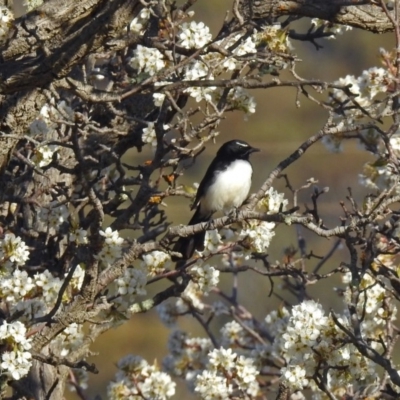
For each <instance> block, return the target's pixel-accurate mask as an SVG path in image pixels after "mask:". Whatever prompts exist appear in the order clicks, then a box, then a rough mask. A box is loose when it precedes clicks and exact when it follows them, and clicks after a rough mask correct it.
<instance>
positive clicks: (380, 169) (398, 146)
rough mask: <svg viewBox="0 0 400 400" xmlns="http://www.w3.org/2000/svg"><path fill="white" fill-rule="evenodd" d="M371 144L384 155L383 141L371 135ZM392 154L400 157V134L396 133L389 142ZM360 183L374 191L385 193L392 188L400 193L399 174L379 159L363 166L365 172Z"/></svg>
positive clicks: (361, 175)
mask: <svg viewBox="0 0 400 400" xmlns="http://www.w3.org/2000/svg"><path fill="white" fill-rule="evenodd" d="M368 139H369V144H370V145H372V143H373V144H374V146H375V147H376V148H378V149H379V150H378V152H377V153H378V154H382V153H383V154H384V153H385V150H384V144H383V143H382V141H381V140H380V139H379V137H377V136H376V135H374V136H373V137H372V135H369V137H368ZM389 145H390V146H391V149H392V152H393V154H394V155H395V156H396V157H399V156H400V134H399V133H396V134H395V135H393V136H392V137H391V138H390V140H389ZM359 178H360V179H359V182H360V184H361V185H362V186H365V187H367V188H368V189H371V190H374V191H383V190H388V189H391V188H395V190H396V192H399V191H400V188H399V185H398V174H397V172H396V170H395V169H393V168H392V166H391V165H390V163H388V162H387V161H385V160H383V159H382V158H379V159H378V160H374V161H369V162H366V163H365V164H364V166H363V171H362V173H361V174H360V176H359Z"/></svg>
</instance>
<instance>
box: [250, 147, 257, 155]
mask: <svg viewBox="0 0 400 400" xmlns="http://www.w3.org/2000/svg"><path fill="white" fill-rule="evenodd" d="M257 151H260V149H257V148H256V147H252V148H251V149H250V151H249V153H250V154H251V153H257Z"/></svg>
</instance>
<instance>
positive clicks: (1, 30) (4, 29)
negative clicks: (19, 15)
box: [0, 6, 14, 42]
mask: <svg viewBox="0 0 400 400" xmlns="http://www.w3.org/2000/svg"><path fill="white" fill-rule="evenodd" d="M13 21H14V14H13V13H12V11H11V10H10V9H8V8H7V7H5V6H0V42H4V41H5V40H6V38H7V35H8V31H9V30H10V27H11V24H12V22H13Z"/></svg>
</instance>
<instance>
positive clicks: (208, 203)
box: [200, 160, 253, 213]
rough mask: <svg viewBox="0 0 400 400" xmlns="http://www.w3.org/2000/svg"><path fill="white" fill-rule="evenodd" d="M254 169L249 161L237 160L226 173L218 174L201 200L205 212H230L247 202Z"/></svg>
mask: <svg viewBox="0 0 400 400" xmlns="http://www.w3.org/2000/svg"><path fill="white" fill-rule="evenodd" d="M252 173H253V169H252V167H251V164H250V163H249V162H248V161H244V160H236V161H234V162H233V163H232V164H231V165H230V166H229V167H228V168H227V169H225V170H224V171H220V172H218V174H217V176H216V178H215V181H214V183H213V184H212V185H211V186H210V187H209V188H208V190H207V195H206V196H204V197H203V198H202V199H201V205H200V207H201V210H202V211H203V212H205V213H206V212H210V211H211V212H215V211H220V210H225V211H228V210H230V209H232V208H233V207H239V206H241V205H242V204H243V202H244V201H245V200H246V198H247V196H248V194H249V191H250V186H251V176H252Z"/></svg>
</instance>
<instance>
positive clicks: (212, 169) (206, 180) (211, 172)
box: [190, 157, 223, 210]
mask: <svg viewBox="0 0 400 400" xmlns="http://www.w3.org/2000/svg"><path fill="white" fill-rule="evenodd" d="M222 169H223V168H222V162H221V160H218V158H217V157H215V158H214V159H213V160H212V161H211V164H210V165H209V167H208V169H207V171H206V174H205V175H204V177H203V179H202V181H201V182H200V185H199V187H198V189H197V193H196V197H195V199H194V202H193V204H192V206H191V207H190V209H191V210H194V209H195V208H197V207H198V206H199V204H200V202H201V199H202V197H203V196H204V195H205V193H206V191H207V189H208V188H209V187H210V186H211V185H212V184H213V183H214V182H215V178H216V175H217V172H219V171H221V170H222Z"/></svg>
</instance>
